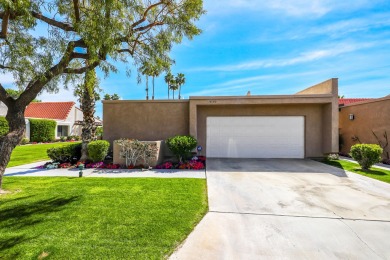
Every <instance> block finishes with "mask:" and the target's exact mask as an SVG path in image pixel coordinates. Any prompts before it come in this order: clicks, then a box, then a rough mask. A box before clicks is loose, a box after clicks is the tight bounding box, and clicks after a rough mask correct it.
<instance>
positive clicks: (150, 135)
mask: <svg viewBox="0 0 390 260" xmlns="http://www.w3.org/2000/svg"><path fill="white" fill-rule="evenodd" d="M337 95H338V81H337V79H330V80H328V81H325V82H323V83H320V84H318V85H316V86H313V87H310V88H308V89H306V90H304V91H301V92H299V93H297V94H295V95H266V96H227V97H221V96H218V97H190V99H189V100H169V101H156V100H154V101H151V100H148V101H103V117H104V118H103V120H104V126H103V127H104V129H103V131H104V134H103V135H104V139H106V140H108V141H110V142H111V143H112V141H114V140H117V139H120V138H134V139H138V140H141V141H158V140H165V139H166V138H168V137H171V136H174V135H187V134H191V135H192V136H194V137H195V138H197V139H198V141H199V144H200V145H202V146H203V148H204V150H203V151H202V154H205V153H206V149H207V147H206V143H205V142H206V118H207V116H289V115H290V116H304V117H305V125H306V127H305V129H306V130H305V131H306V133H305V157H320V156H324V155H325V154H328V153H336V152H338V147H339V146H338V116H339V115H338V114H339V112H338V96H337ZM163 150H164V152H166V149H165V148H163Z"/></svg>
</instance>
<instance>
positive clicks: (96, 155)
mask: <svg viewBox="0 0 390 260" xmlns="http://www.w3.org/2000/svg"><path fill="white" fill-rule="evenodd" d="M109 148H110V143H109V142H107V141H105V140H97V141H92V142H90V143H89V144H88V155H89V158H91V159H92V161H93V162H101V161H103V160H104V158H106V156H107V153H108V149H109Z"/></svg>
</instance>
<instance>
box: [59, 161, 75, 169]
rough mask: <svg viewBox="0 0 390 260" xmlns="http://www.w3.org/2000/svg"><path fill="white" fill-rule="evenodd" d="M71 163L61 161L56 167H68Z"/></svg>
mask: <svg viewBox="0 0 390 260" xmlns="http://www.w3.org/2000/svg"><path fill="white" fill-rule="evenodd" d="M71 166H72V165H71V164H70V163H68V162H67V163H61V164H60V165H58V168H70V167H71Z"/></svg>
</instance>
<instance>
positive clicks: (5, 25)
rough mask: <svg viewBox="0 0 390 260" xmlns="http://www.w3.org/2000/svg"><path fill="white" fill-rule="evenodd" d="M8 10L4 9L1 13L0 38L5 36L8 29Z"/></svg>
mask: <svg viewBox="0 0 390 260" xmlns="http://www.w3.org/2000/svg"><path fill="white" fill-rule="evenodd" d="M9 15H10V14H9V11H6V12H4V13H3V15H2V17H1V19H2V22H1V31H0V38H1V39H5V38H7V31H8V20H9Z"/></svg>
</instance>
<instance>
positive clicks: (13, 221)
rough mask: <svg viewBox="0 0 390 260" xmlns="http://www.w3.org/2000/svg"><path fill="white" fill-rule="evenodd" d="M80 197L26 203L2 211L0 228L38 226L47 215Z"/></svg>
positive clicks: (0, 213) (0, 212)
mask: <svg viewBox="0 0 390 260" xmlns="http://www.w3.org/2000/svg"><path fill="white" fill-rule="evenodd" d="M79 197H80V196H73V197H69V198H56V197H54V198H50V199H44V200H38V201H35V202H33V203H30V202H29V201H26V202H25V203H23V204H19V205H15V206H11V207H9V208H5V209H0V220H1V222H0V228H12V229H17V230H20V229H22V228H24V227H27V226H31V225H35V224H38V223H40V222H42V221H43V217H44V216H47V214H49V213H53V212H58V211H60V210H62V208H63V207H64V206H66V205H68V204H70V203H73V202H75V201H77V200H78V199H79Z"/></svg>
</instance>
